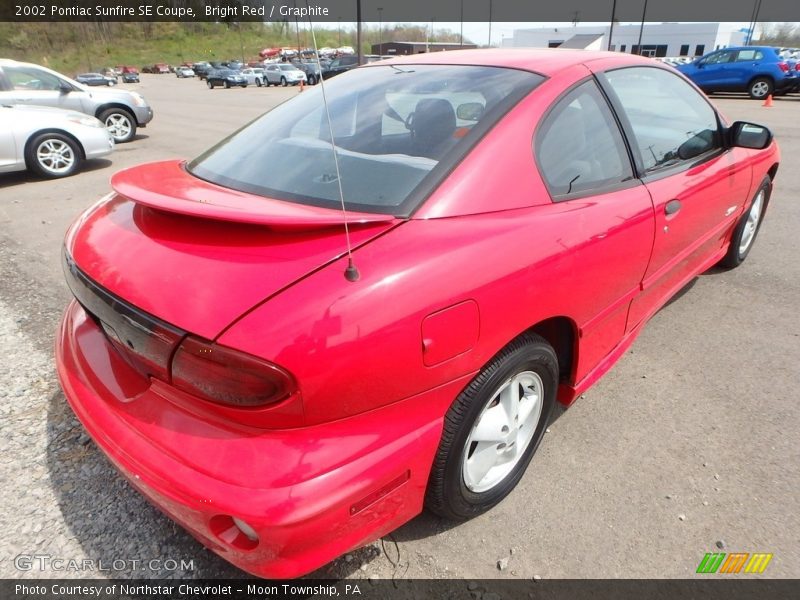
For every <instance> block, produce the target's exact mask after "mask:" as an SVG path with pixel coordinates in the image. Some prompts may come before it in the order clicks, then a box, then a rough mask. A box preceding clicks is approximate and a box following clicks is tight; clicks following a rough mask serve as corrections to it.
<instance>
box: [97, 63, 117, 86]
mask: <svg viewBox="0 0 800 600" xmlns="http://www.w3.org/2000/svg"><path fill="white" fill-rule="evenodd" d="M100 75H102V76H104V77H108V78H109V79H113V80H114V83H115V84H116V83H119V74H118V73H117V71H116V69H114V67H105V68H103V69H100Z"/></svg>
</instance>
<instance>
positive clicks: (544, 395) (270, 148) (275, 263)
mask: <svg viewBox="0 0 800 600" xmlns="http://www.w3.org/2000/svg"><path fill="white" fill-rule="evenodd" d="M586 56H587V55H586V53H585V52H584V51H580V50H551V51H547V50H536V51H529V50H508V51H505V50H504V51H499V50H487V51H482V50H467V51H454V52H441V53H436V54H426V55H425V56H420V57H405V58H404V59H402V60H390V61H386V62H383V61H382V62H378V63H374V64H373V65H368V66H365V67H363V68H359V69H356V70H354V71H352V72H351V73H347V74H346V75H343V76H342V77H341V78H337V79H336V81H332V82H330V83H329V84H328V85H326V88H327V89H326V97H327V102H328V104H329V105H330V109H331V110H329V111H328V110H327V109H326V108H325V106H323V104H322V103H321V100H322V98H321V96H320V95H319V94H297V95H295V96H294V97H293V98H292V99H290V100H289V101H287V102H285V103H283V104H281V105H280V106H278V107H277V108H275V109H273V110H272V111H271V112H268V113H266V114H265V115H263V116H262V117H260V118H258V119H257V120H255V121H253V122H252V123H250V124H249V125H247V126H245V127H244V128H242V129H240V130H238V131H237V132H236V133H233V134H232V135H230V136H228V137H227V138H226V139H225V140H224V141H223V142H221V143H220V144H219V145H217V146H215V147H213V148H211V149H210V150H208V151H206V152H204V153H203V154H202V155H201V156H200V157H198V158H196V159H194V160H191V161H189V162H188V163H187V162H185V161H182V160H170V161H164V162H157V163H152V164H148V165H140V166H137V167H133V168H131V169H128V170H125V171H122V172H120V173H117V174H116V175H115V176H114V177H113V178H112V180H111V187H112V188H113V190H114V193H113V194H110V195H109V196H107V197H106V198H105V199H104V200H103V201H102V202H100V203H98V204H95V205H94V206H93V207H92V208H90V209H88V210H87V211H86V212H85V214H83V215H82V216H80V217H79V218H78V220H77V221H76V222H75V224H74V225H73V226H72V227H71V228H70V230H69V232H68V233H67V236H66V243H65V249H64V253H63V257H64V267H65V274H66V277H67V282H68V284H69V287H70V289H71V290H72V292H73V294H74V295H75V298H76V300H75V301H73V302H72V303H71V304H70V305H69V307H68V308H67V311H66V313H65V315H64V317H63V320H62V324H61V329H60V334H59V338H58V340H57V343H56V363H57V368H58V375H59V379H60V382H61V385H62V387H63V390H64V394H65V397H66V399H67V400H68V402H69V403H70V405H71V406H72V408H73V409H74V411H75V413H76V415H77V416H78V418H79V419H80V421H81V422H82V423H83V425H84V426H85V427H86V429H87V431H88V432H89V434H90V435H91V436H92V437H93V438H94V440H95V441H96V443H97V445H98V446H99V447H100V448H101V449H102V451H103V452H105V453H106V454H107V455H108V457H109V458H110V460H111V462H112V463H113V464H114V465H116V467H117V468H118V469H119V470H120V471H122V473H124V474H125V475H126V477H127V479H128V481H130V482H131V484H132V485H133V486H134V487H136V488H137V489H139V490H141V491H142V492H143V493H144V494H145V495H146V496H147V498H148V499H149V500H150V501H151V502H153V503H155V504H156V505H157V506H159V507H160V508H161V510H162V511H163V512H165V513H166V514H167V515H171V516H172V518H174V519H175V520H176V521H177V522H178V523H180V524H181V525H182V526H184V527H186V528H187V529H189V530H190V531H191V532H192V533H193V535H194V536H195V537H197V538H198V539H200V540H204V543H205V544H206V546H207V547H209V548H210V549H211V550H212V551H214V552H217V553H219V554H220V555H221V556H222V557H224V558H225V559H226V560H228V561H231V562H232V563H234V564H235V565H237V566H238V567H240V568H242V569H244V570H246V571H249V572H251V573H253V574H256V575H259V576H262V577H269V578H274V577H295V576H299V575H302V574H304V573H308V572H310V571H312V570H314V569H316V568H318V567H320V566H321V565H322V564H324V563H325V562H327V561H329V560H331V559H333V558H335V557H336V556H338V555H340V554H342V553H344V552H348V551H350V550H351V549H353V548H357V547H360V546H363V545H364V544H366V543H369V542H370V541H371V540H374V539H376V538H378V537H380V536H383V535H386V534H387V532H390V531H392V530H393V529H395V528H396V527H399V526H400V525H402V524H403V523H405V522H406V521H408V520H409V519H411V518H413V517H414V516H415V515H417V514H418V513H419V512H420V511H421V510H422V508H423V505H425V506H427V507H428V508H429V509H431V510H432V511H434V512H436V513H438V514H440V515H443V516H444V517H447V518H450V519H468V518H470V517H473V516H475V515H478V514H480V513H482V512H484V511H486V510H488V509H490V508H491V507H493V506H494V505H496V504H497V503H498V502H500V501H501V500H502V499H503V498H504V497H505V496H506V495H507V494H508V493H510V492H511V490H512V489H513V488H514V487H515V485H516V484H517V483H518V482H519V480H520V478H521V477H522V475H523V473H524V472H525V470H526V468H527V466H528V463H529V462H530V460H531V458H532V457H533V455H534V453H535V451H536V449H537V447H538V446H539V443H540V442H541V441H542V438H543V436H544V433H545V430H546V428H547V426H548V419H549V417H550V415H551V411H552V410H553V407H554V405H555V404H556V402H557V401H558V402H561V403H563V404H564V405H569V404H571V403H572V402H573V401H575V400H576V399H577V398H578V397H579V396H580V395H581V394H582V393H583V392H584V391H586V390H587V389H588V388H589V387H590V386H591V385H592V384H593V383H594V382H595V381H597V380H598V379H599V378H600V377H601V376H602V375H603V374H604V373H606V372H607V371H608V370H609V369H610V368H611V367H612V365H613V364H614V363H615V362H616V361H617V360H618V359H619V358H620V357H621V356H623V355H624V354H625V353H626V351H627V349H628V348H629V347H630V345H631V343H632V342H633V340H634V339H635V338H636V336H637V335H638V334H639V333H640V332H641V331H642V329H643V327H644V326H645V324H646V322H647V321H648V319H649V318H650V317H651V316H652V315H654V314H655V313H656V312H657V311H658V310H659V309H660V308H661V307H662V306H664V304H665V303H666V302H667V301H669V299H670V298H671V297H672V296H673V295H674V294H675V293H676V292H678V291H679V290H681V289H682V288H683V287H684V286H685V285H686V284H687V283H688V282H690V281H691V280H692V279H693V278H695V277H697V275H698V274H699V273H701V272H703V271H705V270H706V269H708V268H709V267H711V266H712V265H714V264H717V263H721V264H722V265H724V266H726V267H734V266H736V265H738V264H740V263H741V262H742V261H744V260H745V259H746V258H747V256H748V254H749V253H750V251H751V249H752V247H753V242H754V240H755V238H756V235H757V234H758V232H759V226H760V224H761V222H762V220H763V218H764V216H765V212H766V209H767V206H768V203H769V199H770V193H771V190H772V185H773V180H774V178H775V174H776V172H777V169H778V163H779V160H780V157H779V151H778V147H777V145H776V143H775V142H774V141H773V139H772V135H771V133H770V132H769V130H768V129H766V128H765V127H761V126H759V125H755V124H751V123H744V122H736V123H731V122H730V121H728V120H727V119H725V117H724V116H723V115H721V114H719V113H718V112H717V111H716V109H715V108H714V106H713V105H712V104H711V103H710V102H709V101H708V99H707V98H706V97H705V95H704V94H702V93H701V92H700V91H699V90H698V89H697V88H696V87H695V86H693V85H692V84H691V83H690V82H689V81H688V80H686V79H685V78H684V77H683V76H682V75H680V74H679V73H678V72H677V71H675V70H674V69H672V68H671V67H667V66H664V65H661V64H659V63H657V62H655V61H653V60H650V59H647V58H643V57H640V56H632V55H626V54H621V53H606V52H595V53H593V54H592V60H590V61H587V59H586ZM545 82H546V83H545ZM328 115H330V117H328ZM328 118H330V119H331V122H330V123H328V122H327V119H328ZM331 132H333V133H334V135H335V136H336V137H335V139H334V140H331V138H330V135H331ZM332 142H335V146H333V147H332ZM334 152H336V154H335V155H334ZM335 156H337V157H338V161H335V160H334V157H335ZM337 165H338V167H337ZM340 190H342V192H343V195H344V198H340V196H339V193H340ZM342 202H343V203H344V208H343V207H342ZM150 209H154V210H150ZM345 209H346V211H347V212H345ZM143 211H144V212H143ZM345 224H349V226H348V229H347V231H349V237H347V236H346V235H345V234H346V230H345ZM176 274H191V276H180V277H179V276H176ZM718 325H719V324H717V323H714V322H713V321H709V322H708V325H707V327H708V329H709V333H710V334H711V333H713V331H714V328H715V327H717V326H718ZM673 341H674V343H675V344H680V340H673ZM725 350H727V349H725ZM547 443H548V445H550V448H548V450H549V451H550V454H551V455H553V456H557V455H558V454H559V451H560V450H559V448H557V447H554V446H553V445H555V446H558V444H559V441H558V439H557V438H555V439H548V442H547ZM654 443H657V442H654ZM643 451H646V449H643ZM532 476H533V477H535V474H533V475H532ZM564 477H565V478H568V477H569V474H566V473H565V475H564ZM538 485H539V486H546V485H548V482H547V481H539V482H538ZM499 516H500V517H502V515H499ZM119 521H120V522H121V523H123V526H124V522H125V519H119ZM513 525H514V523H510V524H505V525H504V524H502V523H499V522H498V523H495V526H496V527H497V528H499V529H498V530H502V528H503V527H507V526H513ZM110 526H112V527H113V526H117V525H116V524H111V525H110Z"/></svg>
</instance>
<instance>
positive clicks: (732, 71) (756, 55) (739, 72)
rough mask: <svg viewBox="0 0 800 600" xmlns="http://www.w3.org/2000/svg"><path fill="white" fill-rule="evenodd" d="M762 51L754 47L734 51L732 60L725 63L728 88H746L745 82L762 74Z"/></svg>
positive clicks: (763, 70) (763, 69)
mask: <svg viewBox="0 0 800 600" xmlns="http://www.w3.org/2000/svg"><path fill="white" fill-rule="evenodd" d="M763 62H764V53H763V52H762V51H761V50H758V49H756V48H743V49H741V50H739V51H737V52H736V56H735V58H734V60H733V61H732V62H731V63H729V64H728V65H727V67H726V68H727V72H728V74H729V81H730V89H732V90H733V89H736V90H746V89H747V84H748V83H750V80H751V79H753V78H754V77H756V76H757V75H761V74H763V73H764V72H765V71H766V70H767V69H765V68H763V67H764V65H763V64H762V63H763Z"/></svg>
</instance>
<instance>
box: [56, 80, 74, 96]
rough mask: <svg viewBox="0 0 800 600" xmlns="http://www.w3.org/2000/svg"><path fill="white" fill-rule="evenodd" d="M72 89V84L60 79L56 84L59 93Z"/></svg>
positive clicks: (67, 92) (66, 92)
mask: <svg viewBox="0 0 800 600" xmlns="http://www.w3.org/2000/svg"><path fill="white" fill-rule="evenodd" d="M71 91H72V86H71V85H69V84H68V83H66V82H64V81H62V82H60V83H59V84H58V92H59V93H60V94H69V93H70V92H71Z"/></svg>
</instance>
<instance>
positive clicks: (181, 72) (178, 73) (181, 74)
mask: <svg viewBox="0 0 800 600" xmlns="http://www.w3.org/2000/svg"><path fill="white" fill-rule="evenodd" d="M175 77H177V78H178V79H183V78H186V77H194V71H193V70H192V69H190V68H189V67H178V68H177V69H175Z"/></svg>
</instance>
